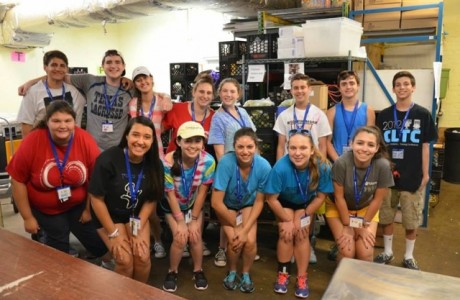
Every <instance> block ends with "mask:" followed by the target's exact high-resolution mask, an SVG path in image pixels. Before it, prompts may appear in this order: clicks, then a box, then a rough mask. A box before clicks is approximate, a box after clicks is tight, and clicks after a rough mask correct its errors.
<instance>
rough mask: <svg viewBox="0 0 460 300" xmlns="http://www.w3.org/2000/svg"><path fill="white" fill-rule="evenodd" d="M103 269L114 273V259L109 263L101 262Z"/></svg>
mask: <svg viewBox="0 0 460 300" xmlns="http://www.w3.org/2000/svg"><path fill="white" fill-rule="evenodd" d="M101 267H103V268H104V269H107V270H110V271H113V270H114V269H115V261H114V260H113V259H111V260H108V261H103V260H102V261H101Z"/></svg>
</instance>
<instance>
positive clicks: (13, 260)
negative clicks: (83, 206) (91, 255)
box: [0, 228, 183, 300]
mask: <svg viewBox="0 0 460 300" xmlns="http://www.w3.org/2000/svg"><path fill="white" fill-rule="evenodd" d="M0 298H6V299H66V300H67V299H79V300H80V299H110V300H115V299H161V300H163V299H165V300H167V299H168V300H169V299H172V300H173V299H183V298H180V297H178V296H175V295H173V294H170V293H167V292H164V291H162V290H160V289H157V288H154V287H152V286H150V285H147V284H143V283H140V282H138V281H135V280H132V279H130V278H127V277H125V276H121V275H118V274H116V273H115V272H112V271H109V270H106V269H104V268H102V267H98V266H96V265H94V264H91V263H89V262H87V261H84V260H81V259H77V258H74V257H72V256H70V255H67V254H65V253H63V252H60V251H58V250H55V249H53V248H50V247H48V246H45V245H42V244H40V243H37V242H34V241H32V240H29V239H27V238H25V237H22V236H20V235H17V234H15V233H12V232H9V231H7V230H5V229H2V228H0Z"/></svg>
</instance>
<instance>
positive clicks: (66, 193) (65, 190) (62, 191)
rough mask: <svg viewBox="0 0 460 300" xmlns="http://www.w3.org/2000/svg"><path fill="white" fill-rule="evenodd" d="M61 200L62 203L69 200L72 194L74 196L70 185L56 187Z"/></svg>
mask: <svg viewBox="0 0 460 300" xmlns="http://www.w3.org/2000/svg"><path fill="white" fill-rule="evenodd" d="M56 191H57V194H58V198H59V201H61V203H63V202H66V201H67V200H69V198H70V196H72V192H71V191H70V186H64V187H59V188H57V189H56Z"/></svg>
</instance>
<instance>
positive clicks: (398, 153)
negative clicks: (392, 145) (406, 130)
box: [391, 149, 404, 159]
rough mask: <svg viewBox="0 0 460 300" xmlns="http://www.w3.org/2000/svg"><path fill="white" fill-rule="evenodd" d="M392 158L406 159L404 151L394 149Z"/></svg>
mask: <svg viewBox="0 0 460 300" xmlns="http://www.w3.org/2000/svg"><path fill="white" fill-rule="evenodd" d="M391 158H393V159H404V149H393V150H392V151H391Z"/></svg>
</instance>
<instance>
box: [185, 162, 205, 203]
mask: <svg viewBox="0 0 460 300" xmlns="http://www.w3.org/2000/svg"><path fill="white" fill-rule="evenodd" d="M199 159H200V157H199V156H198V157H197V159H196V160H195V164H194V166H193V171H192V175H191V176H190V178H188V180H187V178H185V170H184V165H183V164H182V161H181V162H180V172H181V174H182V178H181V180H182V185H183V186H184V196H185V197H187V202H188V203H190V196H191V193H192V185H193V179H194V178H195V172H196V168H197V166H198V160H199ZM189 183H190V184H189Z"/></svg>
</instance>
